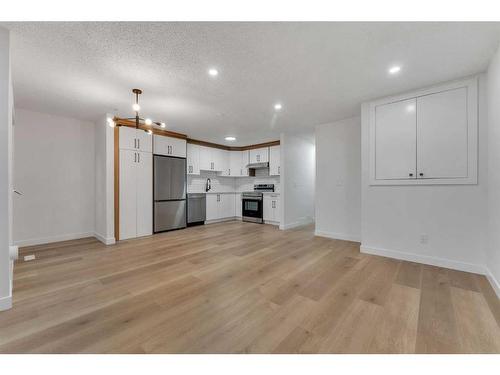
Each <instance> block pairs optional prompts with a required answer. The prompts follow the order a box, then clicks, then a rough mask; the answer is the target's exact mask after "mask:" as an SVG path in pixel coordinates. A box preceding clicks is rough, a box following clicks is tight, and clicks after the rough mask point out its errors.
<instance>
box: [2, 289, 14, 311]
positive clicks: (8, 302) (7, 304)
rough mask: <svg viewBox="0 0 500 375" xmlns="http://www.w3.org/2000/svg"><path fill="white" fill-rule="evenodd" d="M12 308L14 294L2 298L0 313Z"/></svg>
mask: <svg viewBox="0 0 500 375" xmlns="http://www.w3.org/2000/svg"><path fill="white" fill-rule="evenodd" d="M10 308H12V293H11V294H10V296H6V297H1V298H0V311H5V310H9V309H10Z"/></svg>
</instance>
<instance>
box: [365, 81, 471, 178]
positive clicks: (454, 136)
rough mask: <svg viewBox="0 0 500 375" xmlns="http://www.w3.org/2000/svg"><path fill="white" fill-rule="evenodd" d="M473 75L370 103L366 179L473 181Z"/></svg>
mask: <svg viewBox="0 0 500 375" xmlns="http://www.w3.org/2000/svg"><path fill="white" fill-rule="evenodd" d="M477 85H478V82H477V78H473V79H468V80H463V81H457V82H452V83H449V84H446V85H441V86H439V87H433V88H430V89H425V90H420V91H418V92H413V93H410V94H405V95H399V96H396V97H391V98H386V99H382V100H378V101H376V102H373V103H370V106H369V121H370V123H369V126H370V128H369V130H370V166H369V167H370V184H371V185H409V184H417V185H422V184H427V185H429V184H476V183H477V157H478V155H477V152H478V151H477V140H478V138H477V137H478V123H477V121H478V96H477Z"/></svg>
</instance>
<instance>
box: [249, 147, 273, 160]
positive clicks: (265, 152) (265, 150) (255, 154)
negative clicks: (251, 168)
mask: <svg viewBox="0 0 500 375" xmlns="http://www.w3.org/2000/svg"><path fill="white" fill-rule="evenodd" d="M249 155H250V160H249V163H251V164H253V163H267V162H269V147H262V148H256V149H253V150H250V151H249Z"/></svg>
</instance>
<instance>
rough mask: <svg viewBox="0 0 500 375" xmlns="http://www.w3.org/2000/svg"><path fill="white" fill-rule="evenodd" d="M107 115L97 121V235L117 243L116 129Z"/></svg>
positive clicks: (107, 242) (104, 240)
mask: <svg viewBox="0 0 500 375" xmlns="http://www.w3.org/2000/svg"><path fill="white" fill-rule="evenodd" d="M108 117H110V118H112V117H113V116H112V115H109V114H108V115H106V116H103V117H102V118H100V119H99V120H97V121H96V123H95V236H96V237H97V238H98V239H99V240H100V241H102V242H103V243H105V244H107V245H111V244H114V243H115V233H114V230H115V229H114V228H115V221H114V129H113V128H111V127H109V126H108V125H107V121H106V119H107V118H108Z"/></svg>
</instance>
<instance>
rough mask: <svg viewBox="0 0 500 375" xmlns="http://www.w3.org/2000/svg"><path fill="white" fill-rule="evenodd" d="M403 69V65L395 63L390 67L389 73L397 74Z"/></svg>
mask: <svg viewBox="0 0 500 375" xmlns="http://www.w3.org/2000/svg"><path fill="white" fill-rule="evenodd" d="M400 71H401V67H400V66H399V65H394V66H391V67H390V68H389V74H397V73H399V72H400Z"/></svg>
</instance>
